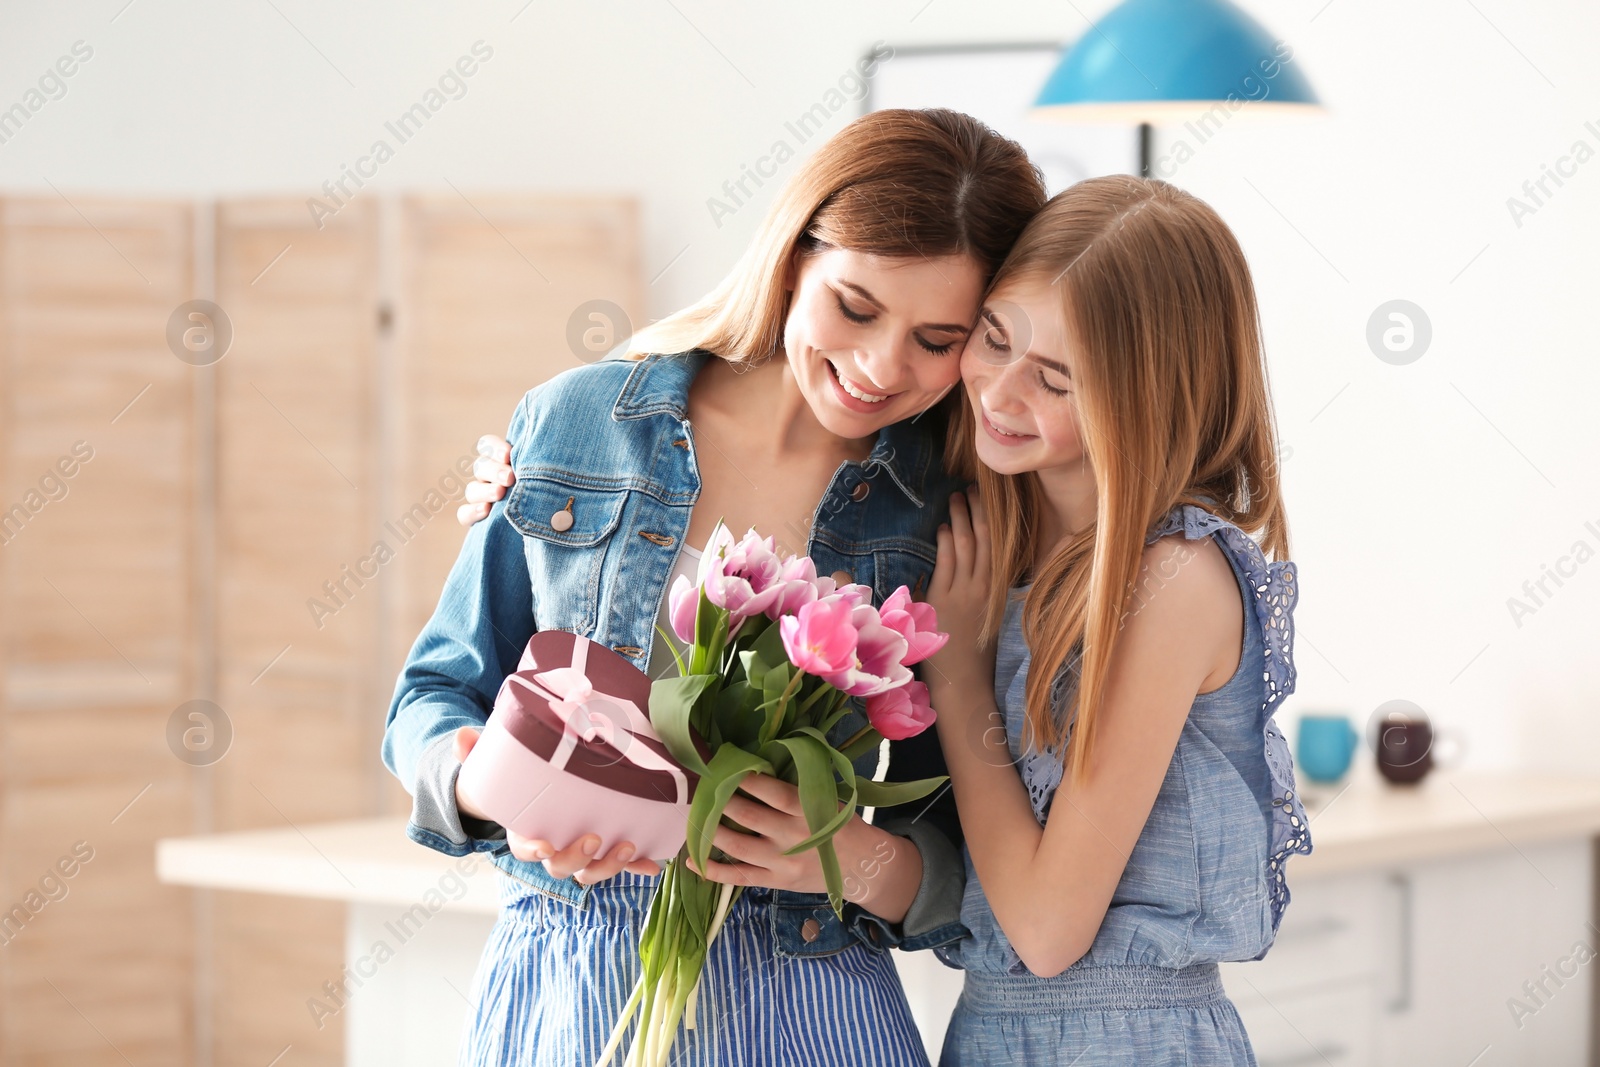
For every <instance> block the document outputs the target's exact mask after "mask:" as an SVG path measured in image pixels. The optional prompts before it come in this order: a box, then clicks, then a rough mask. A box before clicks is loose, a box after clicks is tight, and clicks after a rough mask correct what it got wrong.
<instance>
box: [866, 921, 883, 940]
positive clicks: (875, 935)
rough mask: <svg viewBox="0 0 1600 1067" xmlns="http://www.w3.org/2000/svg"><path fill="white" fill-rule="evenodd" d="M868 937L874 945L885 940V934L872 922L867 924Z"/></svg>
mask: <svg viewBox="0 0 1600 1067" xmlns="http://www.w3.org/2000/svg"><path fill="white" fill-rule="evenodd" d="M867 939H868V940H870V941H871V942H872V943H873V944H874V945H876V944H877V943H878V942H879V941H881V940H883V935H882V934H881V933H879V932H878V928H877V926H875V925H873V924H872V923H868V924H867Z"/></svg>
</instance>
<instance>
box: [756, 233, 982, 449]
mask: <svg viewBox="0 0 1600 1067" xmlns="http://www.w3.org/2000/svg"><path fill="white" fill-rule="evenodd" d="M791 281H792V286H791V289H792V297H791V300H790V304H789V314H788V318H787V319H786V321H785V322H784V331H783V332H784V336H783V347H784V351H785V353H786V354H787V356H788V359H789V366H790V369H791V371H792V372H793V374H794V377H795V380H796V381H797V382H798V383H799V385H800V391H801V393H802V394H803V395H804V396H805V398H806V402H807V403H808V404H810V405H811V410H812V411H813V412H815V413H816V416H817V420H818V421H819V422H821V423H822V425H823V426H824V427H825V428H826V429H827V430H829V431H830V432H832V433H835V434H837V435H839V436H840V437H845V438H850V439H858V438H862V437H868V436H870V435H872V434H875V433H877V432H878V431H879V430H881V429H882V428H883V427H885V426H888V425H890V424H892V423H896V422H900V421H901V420H903V419H908V418H911V417H912V416H914V415H918V414H920V413H921V412H923V411H926V410H927V409H928V408H930V407H932V406H933V405H934V404H936V403H937V402H938V401H939V399H940V398H941V397H943V396H944V395H945V394H946V393H947V392H949V391H950V389H951V388H952V387H953V386H954V385H955V384H956V383H957V382H958V381H960V380H961V358H960V356H961V349H962V345H963V344H964V343H965V342H966V340H967V335H968V334H969V333H970V332H971V330H972V324H973V322H974V320H975V319H976V317H977V309H978V299H979V297H980V296H982V294H983V272H982V270H981V268H980V267H979V265H978V263H977V261H976V260H974V259H973V258H971V257H970V256H964V255H957V256H938V257H934V258H931V259H930V258H921V257H917V258H911V257H890V256H874V255H868V254H865V253H861V252H852V251H849V250H848V249H843V248H830V249H827V250H825V251H822V252H818V253H816V254H813V255H799V256H796V259H795V268H794V270H793V277H792V279H791Z"/></svg>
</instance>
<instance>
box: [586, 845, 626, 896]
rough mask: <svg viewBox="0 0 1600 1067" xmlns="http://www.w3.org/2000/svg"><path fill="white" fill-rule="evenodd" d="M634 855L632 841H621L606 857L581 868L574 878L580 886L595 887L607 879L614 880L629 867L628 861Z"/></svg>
mask: <svg viewBox="0 0 1600 1067" xmlns="http://www.w3.org/2000/svg"><path fill="white" fill-rule="evenodd" d="M633 853H634V848H633V843H632V842H631V841H619V842H618V843H617V844H615V845H613V846H612V847H611V849H610V851H608V852H607V853H606V854H605V855H603V856H601V857H599V858H598V859H595V860H591V861H590V862H589V863H588V864H586V865H584V866H583V867H580V868H579V869H578V870H577V871H575V872H574V874H573V876H574V877H575V878H577V880H578V883H579V884H580V885H593V884H594V883H596V882H603V881H605V880H606V879H607V878H614V877H616V876H617V875H618V874H620V873H621V872H622V869H623V868H624V867H626V866H627V865H628V861H629V860H631V859H633Z"/></svg>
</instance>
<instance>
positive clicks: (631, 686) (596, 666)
mask: <svg viewBox="0 0 1600 1067" xmlns="http://www.w3.org/2000/svg"><path fill="white" fill-rule="evenodd" d="M579 641H583V642H585V643H586V644H587V645H588V649H587V653H586V663H585V666H584V672H583V673H584V677H586V678H588V680H589V683H590V684H591V685H592V686H593V687H594V689H595V691H596V693H599V694H604V695H607V696H612V697H616V698H618V699H621V700H626V701H629V702H631V703H632V704H634V706H636V707H637V708H638V709H639V710H640V711H641V712H643V713H644V714H645V715H647V716H648V714H649V708H650V679H649V678H648V677H646V675H645V673H644V672H643V671H641V670H639V669H638V668H637V667H635V666H634V665H633V664H631V663H629V662H628V661H627V660H625V659H623V658H622V656H620V655H618V654H617V653H616V652H613V651H612V650H611V649H609V648H606V647H605V646H604V645H601V644H598V643H596V642H593V641H589V640H588V639H587V638H581V637H578V636H577V635H575V634H571V633H568V632H566V631H565V630H543V631H541V632H539V633H536V634H534V635H533V637H531V638H530V639H529V640H528V646H527V648H526V649H525V650H524V651H523V653H522V661H521V662H520V663H519V664H518V665H517V670H516V671H515V672H514V673H513V674H510V675H508V676H507V677H506V680H505V682H504V683H502V684H501V686H500V693H499V695H498V696H497V697H496V698H495V704H494V715H495V717H496V719H498V720H499V721H500V723H501V725H502V726H503V727H504V728H505V730H506V732H507V733H509V734H511V736H512V737H514V738H516V740H517V742H518V743H519V744H521V745H522V746H523V747H524V748H526V749H528V751H530V752H532V753H534V754H535V755H536V756H538V757H540V758H541V759H543V760H546V761H548V760H550V759H551V757H552V756H553V755H554V754H555V751H556V747H557V745H559V744H560V742H561V737H562V734H563V733H564V732H565V731H566V724H565V722H564V721H563V720H562V718H561V716H560V715H558V714H557V713H556V711H555V710H554V709H552V708H551V707H550V701H549V700H548V699H547V697H546V696H545V695H544V694H543V693H541V692H540V691H539V689H540V688H542V687H540V686H538V683H537V682H536V681H535V680H534V678H533V675H534V674H536V673H537V672H541V671H549V670H553V669H556V668H560V667H569V666H571V665H572V662H573V653H574V651H575V647H576V644H577V642H579ZM614 724H615V725H616V726H618V727H622V726H624V725H625V724H624V723H623V722H622V721H621V720H620V718H619V719H617V720H616V721H615V723H614ZM626 736H627V737H628V738H630V739H631V740H630V741H629V742H628V743H631V744H640V745H645V746H647V747H648V748H650V749H651V750H653V751H654V752H656V753H657V754H659V755H660V756H661V757H662V758H663V759H665V760H667V761H669V762H671V763H672V764H673V765H675V766H676V765H677V760H675V759H673V757H672V754H671V753H670V752H668V751H667V747H666V745H664V744H663V743H662V742H661V741H660V739H658V738H657V737H655V736H642V735H640V734H638V733H636V732H634V731H632V730H628V731H627V732H626ZM566 770H567V771H569V772H570V773H572V774H574V775H577V776H578V777H579V778H583V779H585V780H587V781H590V782H593V783H595V784H596V785H600V786H604V787H605V788H607V789H611V790H613V791H614V792H618V793H626V794H628V795H630V796H637V797H642V798H644V799H647V800H659V801H663V802H665V803H669V804H670V803H673V802H675V801H676V800H677V798H678V785H677V781H676V780H675V779H674V777H673V775H672V774H671V772H669V771H664V770H651V769H648V768H644V767H640V766H639V765H638V764H636V763H634V762H632V761H630V760H629V759H628V758H627V757H626V756H624V754H623V753H622V751H621V750H620V749H619V748H617V747H615V746H613V745H612V744H609V743H607V742H606V741H605V740H603V739H600V738H595V739H594V740H592V741H586V742H580V743H578V745H577V747H576V748H574V749H573V751H572V754H571V755H570V756H569V757H568V758H567V763H566ZM683 771H684V775H685V777H686V778H687V779H688V782H689V789H690V792H691V794H692V793H693V790H694V785H695V782H696V781H697V780H698V777H697V776H696V775H695V774H694V773H693V772H692V771H689V770H688V769H687V768H683Z"/></svg>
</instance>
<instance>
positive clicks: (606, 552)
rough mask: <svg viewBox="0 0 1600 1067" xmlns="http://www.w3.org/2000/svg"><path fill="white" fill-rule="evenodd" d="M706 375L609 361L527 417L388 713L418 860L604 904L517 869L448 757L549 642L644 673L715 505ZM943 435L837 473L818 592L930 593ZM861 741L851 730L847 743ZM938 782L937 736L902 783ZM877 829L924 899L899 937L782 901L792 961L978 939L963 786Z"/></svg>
mask: <svg viewBox="0 0 1600 1067" xmlns="http://www.w3.org/2000/svg"><path fill="white" fill-rule="evenodd" d="M707 358H709V357H708V354H707V353H705V352H689V353H680V354H677V355H653V356H649V357H647V358H645V359H643V360H620V359H609V360H603V361H601V362H599V363H595V364H591V365H587V366H583V367H576V368H573V369H571V370H568V371H565V372H563V373H561V374H559V375H557V376H555V377H554V378H552V379H550V380H549V381H547V382H545V383H544V384H542V385H540V386H538V387H537V388H535V389H533V390H531V391H529V392H528V393H527V395H525V396H524V397H523V399H522V402H521V403H520V404H519V405H518V406H517V409H516V412H515V413H514V414H513V416H512V419H511V424H510V428H509V429H508V431H507V433H506V439H507V440H508V441H509V442H510V444H511V463H512V468H513V470H514V471H515V473H516V481H515V483H514V484H513V485H512V487H511V490H510V492H508V493H507V494H506V496H505V498H504V499H503V500H501V501H499V502H497V503H496V504H495V505H494V507H493V509H492V510H491V512H490V515H489V517H488V518H487V519H486V520H484V521H482V522H479V523H477V524H476V525H474V526H473V527H472V528H471V529H470V530H469V531H468V533H467V536H466V540H465V543H464V544H463V545H462V547H461V553H460V555H459V556H458V557H457V559H456V563H455V566H454V567H453V568H452V569H451V572H450V576H449V578H448V579H447V581H446V583H445V587H444V591H443V593H442V594H441V596H440V599H439V604H438V607H437V608H436V609H435V610H434V613H433V617H432V618H431V619H430V620H429V621H428V623H427V625H426V626H424V627H423V630H422V633H421V634H420V635H419V636H418V637H417V640H416V643H415V644H414V645H413V646H412V649H411V652H410V654H409V656H408V657H407V658H406V663H405V666H404V667H403V668H402V670H401V672H400V676H399V679H398V681H397V683H396V685H395V692H394V699H393V701H392V702H391V704H390V707H389V714H388V723H387V727H386V729H385V733H384V739H383V759H384V763H385V764H386V765H387V766H388V767H389V769H390V770H391V771H393V772H394V773H395V775H396V776H397V777H398V778H399V779H400V781H401V783H402V784H404V785H405V786H406V788H407V790H408V791H409V792H410V793H411V794H412V797H413V800H414V803H413V808H412V817H411V821H410V824H409V826H408V827H407V833H408V835H409V836H410V837H411V838H412V839H413V840H415V841H417V842H419V843H421V844H424V845H427V846H428V847H430V848H434V849H438V850H439V851H441V852H445V853H447V854H449V855H454V856H460V855H466V854H467V853H469V852H473V851H486V852H489V853H490V859H491V861H492V862H493V863H494V864H495V866H497V867H498V868H500V870H502V871H504V872H505V873H506V874H508V875H510V876H511V877H513V878H516V879H519V880H520V881H522V882H524V883H527V884H528V885H530V886H532V887H533V888H534V889H536V890H539V891H541V892H544V893H548V894H550V895H552V896H554V897H556V898H558V899H560V900H563V901H566V902H568V903H569V904H571V905H573V906H577V907H583V906H585V904H586V901H587V899H588V896H589V893H590V887H587V886H583V885H581V884H579V883H578V882H577V881H576V880H574V879H571V878H567V879H558V878H555V877H554V876H552V875H551V874H550V873H549V872H548V871H547V870H546V869H545V868H544V865H543V864H539V863H527V862H524V861H522V860H519V859H517V858H516V857H514V856H512V854H511V852H510V849H509V846H508V845H507V844H506V841H505V830H504V828H503V827H499V826H497V825H494V824H492V823H485V822H481V821H479V820H476V819H472V818H471V817H465V818H464V817H463V816H462V815H461V814H460V812H459V811H458V810H457V808H456V804H455V779H456V775H457V774H458V773H459V770H460V764H459V763H458V762H456V761H455V758H454V754H453V747H452V737H453V735H454V734H455V732H456V731H457V730H458V729H460V728H461V727H463V726H472V727H481V726H482V725H483V724H484V722H485V721H486V720H487V719H488V716H489V712H490V710H491V709H492V708H493V706H494V700H495V695H496V693H497V692H498V690H499V688H500V684H501V682H502V681H503V680H504V678H505V677H506V675H507V674H509V673H510V672H511V671H513V670H515V669H516V665H517V662H518V660H519V658H520V657H521V654H522V650H523V647H524V646H525V645H526V643H527V640H528V638H529V637H530V636H531V635H532V634H533V633H534V631H535V629H539V630H549V629H559V630H567V631H570V632H573V633H576V634H580V635H582V636H585V637H588V638H590V639H592V640H594V641H598V642H600V643H602V644H605V645H607V646H608V647H610V648H612V649H614V650H616V651H617V652H618V653H620V654H621V655H622V656H624V657H626V658H627V659H629V660H631V661H632V662H633V663H634V665H636V666H637V667H639V668H640V669H647V668H648V665H649V664H648V659H649V656H650V652H651V646H652V640H651V636H652V634H653V632H654V627H655V625H656V620H657V616H658V612H659V610H660V605H661V603H662V600H663V597H664V596H665V593H666V582H667V578H668V575H669V573H670V571H671V569H672V565H673V562H674V559H675V557H676V555H677V552H678V548H679V543H680V542H681V541H682V540H683V538H684V536H685V534H686V533H687V531H688V528H689V513H690V509H691V507H692V506H693V505H694V503H695V501H696V499H698V497H699V494H700V474H699V468H698V465H697V463H696V447H697V446H696V442H695V436H694V430H693V427H692V426H691V425H690V423H689V421H688V412H687V397H688V391H689V385H690V383H691V382H692V381H693V379H694V375H695V374H696V373H697V372H698V371H699V369H700V367H701V366H703V365H704V362H705V360H706V359H707ZM919 423H920V425H919ZM942 423H943V420H942V419H940V418H938V417H937V416H936V415H935V414H934V413H930V416H929V417H927V418H925V419H919V420H914V421H907V422H902V423H899V424H896V425H894V426H890V427H887V428H885V429H884V430H882V431H880V432H879V434H878V437H877V440H876V442H875V444H874V447H873V449H872V451H871V454H870V455H869V456H868V457H867V459H866V460H865V461H863V462H859V463H858V462H847V463H843V464H841V465H840V467H839V469H838V470H837V471H836V472H835V474H834V477H833V480H832V482H831V483H830V484H829V486H828V489H827V492H826V493H825V494H824V496H823V498H822V500H821V502H820V503H819V504H818V507H817V510H816V513H815V516H814V519H813V526H812V529H811V531H810V538H809V544H808V548H807V552H808V554H809V555H810V556H811V557H812V559H813V560H815V561H816V565H817V571H818V573H820V574H830V573H834V572H837V571H841V570H842V571H846V572H848V573H849V574H850V576H851V579H852V580H853V581H856V582H860V583H862V584H865V585H870V586H871V587H872V588H873V591H874V594H875V596H876V597H877V598H878V599H879V600H880V601H881V600H882V598H884V597H886V596H887V595H888V594H889V593H891V592H892V591H893V590H894V589H895V588H896V587H898V586H900V585H906V586H909V587H911V588H912V589H913V590H916V591H920V590H921V589H923V588H925V587H926V584H927V582H928V580H929V579H930V578H931V576H932V570H933V563H934V557H935V547H934V531H935V529H936V527H937V524H938V523H939V522H940V521H942V520H943V519H944V517H945V514H946V510H947V502H948V499H949V494H950V492H951V490H952V489H953V488H954V485H953V484H952V483H951V481H950V479H949V478H948V477H947V476H946V475H945V473H944V469H943V466H942V464H941V462H940V459H941V453H942V445H943V442H942V440H941V439H940V432H939V431H940V430H941V429H942ZM563 511H565V512H567V513H568V514H569V515H570V518H571V522H570V525H567V524H565V523H563V525H565V526H566V528H564V529H557V528H556V527H555V525H553V524H552V521H551V520H552V517H553V516H554V515H556V514H557V513H559V512H563ZM766 532H771V531H766ZM865 722H866V719H865V717H864V715H863V714H862V713H861V712H860V710H859V709H857V710H854V711H852V712H851V713H850V714H849V715H847V716H845V718H844V719H843V720H841V722H840V723H839V724H838V725H837V726H836V727H835V731H836V737H837V738H843V737H847V736H849V735H850V734H851V733H853V732H855V731H856V730H857V729H859V728H860V727H861V726H863V725H865ZM876 765H877V755H876V753H869V754H868V755H866V756H864V757H863V758H862V759H861V760H859V761H857V763H856V771H857V773H858V774H864V775H867V776H870V775H871V774H872V773H873V771H874V770H875V769H876ZM943 773H945V768H944V761H943V756H942V754H941V753H940V752H939V748H938V741H937V738H936V737H935V731H933V730H929V731H927V732H926V733H925V734H923V735H922V736H921V737H918V738H913V739H910V740H908V741H904V742H894V743H892V744H891V747H890V770H889V774H888V778H889V779H890V780H907V779H911V778H919V777H924V776H929V775H936V774H943ZM874 823H875V824H876V825H877V826H879V827H881V828H883V829H886V830H889V831H890V832H892V833H897V834H900V835H902V836H905V837H909V838H911V840H912V841H913V842H914V843H915V844H916V845H917V847H918V849H919V851H920V852H921V854H922V858H923V880H922V883H921V885H920V886H919V888H918V892H917V896H916V899H915V901H914V902H913V904H912V906H911V909H910V910H909V911H908V913H907V915H906V917H905V919H904V920H903V922H901V923H888V922H885V921H884V920H882V919H880V918H878V917H877V916H875V915H872V914H870V913H868V912H866V911H865V910H864V909H862V908H860V907H858V906H856V905H847V909H846V913H845V922H844V923H842V924H841V923H840V922H839V920H838V919H837V918H836V917H835V916H834V915H833V912H832V910H831V909H830V908H828V907H827V906H826V899H827V898H826V896H825V895H822V894H814V893H793V892H774V893H773V895H772V898H773V903H774V905H775V906H776V909H777V914H778V915H779V917H780V918H783V917H785V916H787V917H789V918H794V917H795V916H799V917H798V918H794V921H793V922H789V921H787V920H786V919H785V920H784V921H777V920H775V926H776V928H777V931H778V939H779V950H780V951H781V952H784V953H785V954H793V955H797V956H799V955H819V954H828V953H831V952H837V951H839V950H841V949H843V948H845V947H847V946H848V945H849V944H850V943H851V942H852V941H853V940H854V939H856V938H859V939H861V940H863V941H865V942H867V943H868V944H871V945H873V946H878V947H888V946H896V947H900V948H903V949H921V948H931V947H933V946H935V945H941V944H947V943H949V942H952V941H954V940H956V939H958V938H960V937H962V936H964V935H965V934H966V928H965V927H963V926H962V925H961V923H960V920H959V916H960V906H961V896H962V891H963V889H964V882H965V872H964V870H963V865H962V860H961V857H960V829H959V821H958V819H957V817H956V815H955V811H954V802H953V796H952V794H951V792H950V790H949V787H948V785H947V786H946V787H945V788H944V789H943V791H942V792H941V794H939V795H938V796H936V797H934V798H927V799H924V800H922V801H919V802H917V803H916V804H908V805H905V806H903V808H897V809H881V810H880V811H879V812H878V813H877V815H876V816H875V817H874ZM802 913H803V914H802ZM805 918H816V919H817V920H818V921H819V922H820V923H821V924H822V927H823V929H822V933H821V935H820V936H817V937H814V938H811V939H810V940H806V939H804V938H802V936H801V933H800V931H801V928H802V925H803V923H802V921H801V920H802V919H805Z"/></svg>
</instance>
